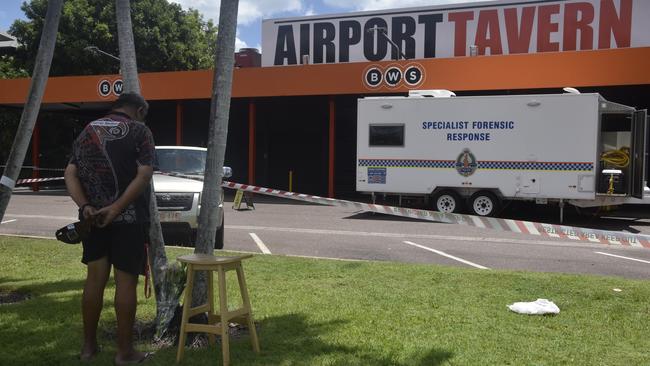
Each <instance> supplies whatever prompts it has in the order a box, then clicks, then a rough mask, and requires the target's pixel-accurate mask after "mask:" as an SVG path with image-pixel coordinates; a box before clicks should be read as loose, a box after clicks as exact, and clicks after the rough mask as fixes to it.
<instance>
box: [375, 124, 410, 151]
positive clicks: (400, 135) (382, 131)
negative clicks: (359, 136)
mask: <svg viewBox="0 0 650 366" xmlns="http://www.w3.org/2000/svg"><path fill="white" fill-rule="evenodd" d="M369 135H370V146H404V125H370V133H369Z"/></svg>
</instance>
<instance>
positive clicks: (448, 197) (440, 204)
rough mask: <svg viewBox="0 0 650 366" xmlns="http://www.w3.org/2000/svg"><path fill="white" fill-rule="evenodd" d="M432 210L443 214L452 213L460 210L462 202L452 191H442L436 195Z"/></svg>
mask: <svg viewBox="0 0 650 366" xmlns="http://www.w3.org/2000/svg"><path fill="white" fill-rule="evenodd" d="M433 203H434V209H435V210H436V211H439V212H443V213H454V212H459V211H460V210H461V205H462V201H461V199H460V197H459V196H458V194H456V192H454V191H442V192H440V193H438V194H436V196H435V198H434V200H433Z"/></svg>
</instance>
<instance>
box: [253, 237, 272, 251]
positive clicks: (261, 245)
mask: <svg viewBox="0 0 650 366" xmlns="http://www.w3.org/2000/svg"><path fill="white" fill-rule="evenodd" d="M248 235H250V236H251V238H253V241H254V242H255V244H257V246H258V247H259V248H260V250H261V251H262V253H264V254H271V251H270V250H269V248H267V247H266V245H264V242H263V241H262V239H260V237H259V236H257V234H255V233H248Z"/></svg>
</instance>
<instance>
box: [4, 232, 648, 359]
mask: <svg viewBox="0 0 650 366" xmlns="http://www.w3.org/2000/svg"><path fill="white" fill-rule="evenodd" d="M187 252H188V251H187V250H180V249H168V256H169V257H170V258H175V257H177V256H178V255H181V254H184V253H187ZM80 255H81V247H80V246H69V245H63V244H60V243H58V242H56V241H51V240H33V239H19V238H13V237H2V236H0V290H2V291H7V290H16V291H21V292H29V293H31V294H32V297H31V298H30V299H29V300H27V301H24V302H22V303H17V304H5V305H0V364H2V365H20V364H30V365H37V364H42V365H56V364H65V365H68V364H75V363H76V361H75V360H76V357H77V354H78V351H79V348H80V340H81V317H80V313H79V310H80V296H81V288H82V284H83V279H84V273H85V267H84V266H83V265H82V264H81V263H80V262H79V259H80ZM244 269H245V271H246V275H247V281H248V285H249V291H250V293H251V299H252V303H253V308H254V315H255V318H256V321H257V322H258V323H259V326H260V328H259V335H260V343H261V348H262V353H261V354H260V355H255V354H254V353H253V352H252V351H251V348H250V343H249V339H248V337H243V338H241V339H237V340H234V341H232V342H231V356H232V360H233V364H234V365H422V366H425V365H427V366H428V365H649V364H650V355H649V354H648V349H650V286H649V283H648V282H647V281H633V280H626V279H620V278H612V277H600V276H578V275H561V274H545V273H528V272H507V271H481V270H469V269H459V268H450V267H441V266H433V265H412V264H398V263H385V262H347V261H333V260H312V259H303V258H290V257H280V256H262V255H259V256H255V257H254V258H253V259H250V260H247V261H246V262H245V264H244ZM231 280H234V279H231ZM141 282H142V281H141ZM234 284H235V282H232V283H231V286H230V289H231V290H234V287H235V286H234ZM109 286H110V288H109V289H108V290H107V294H106V296H105V308H104V313H103V316H102V319H101V323H100V328H101V329H102V330H103V332H102V333H104V332H106V331H110V330H111V329H112V328H113V327H114V324H115V314H114V312H113V309H112V296H113V290H114V287H113V284H112V281H111V283H110V285H109ZM613 288H620V289H622V290H623V291H622V292H614V291H613V290H612V289H613ZM138 294H139V296H140V304H139V308H138V318H139V319H141V320H144V321H147V320H151V319H152V318H153V317H154V314H155V301H154V300H153V298H152V299H149V300H145V299H144V298H143V297H142V296H141V294H142V290H141V289H140V290H139V292H138ZM231 298H232V297H231ZM537 298H548V299H550V300H552V301H554V302H555V303H556V304H557V305H558V306H559V307H560V309H561V313H560V314H559V315H557V316H526V315H519V314H515V313H512V312H510V311H509V310H507V308H506V305H507V304H510V303H512V302H515V301H532V300H535V299H537ZM100 342H101V343H102V344H103V351H102V353H101V354H100V356H99V358H98V360H97V364H100V365H102V364H103V365H110V364H111V363H112V357H113V354H114V350H115V348H114V344H113V341H110V340H107V339H100ZM140 347H141V348H147V347H150V346H149V345H146V344H145V345H140ZM175 354H176V348H168V349H162V350H159V351H158V352H157V353H156V355H155V357H154V358H153V359H152V360H151V361H150V362H148V364H151V365H171V364H173V363H174V362H175ZM220 360H221V353H220V350H219V348H218V347H212V348H208V349H200V350H187V352H186V354H185V358H184V360H183V364H187V365H193V364H197V365H198V364H210V365H214V364H220V362H221V361H220Z"/></svg>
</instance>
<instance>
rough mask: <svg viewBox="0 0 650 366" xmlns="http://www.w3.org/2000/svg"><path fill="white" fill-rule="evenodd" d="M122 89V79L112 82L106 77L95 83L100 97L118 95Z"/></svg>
mask: <svg viewBox="0 0 650 366" xmlns="http://www.w3.org/2000/svg"><path fill="white" fill-rule="evenodd" d="M123 89H124V82H123V81H122V79H117V80H113V81H112V82H111V81H110V80H107V79H103V80H101V81H100V82H99V84H97V91H98V92H99V95H100V96H102V97H109V96H110V95H111V94H113V95H115V96H116V97H119V96H120V94H122V90H123Z"/></svg>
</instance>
